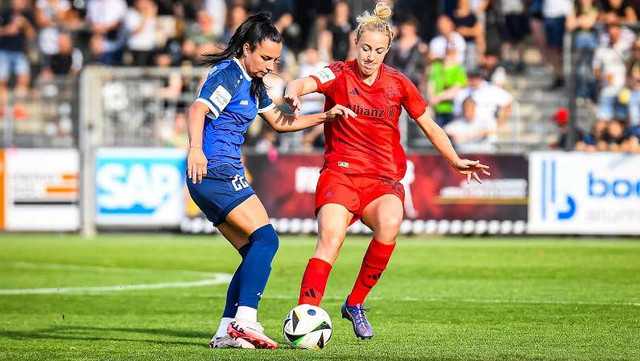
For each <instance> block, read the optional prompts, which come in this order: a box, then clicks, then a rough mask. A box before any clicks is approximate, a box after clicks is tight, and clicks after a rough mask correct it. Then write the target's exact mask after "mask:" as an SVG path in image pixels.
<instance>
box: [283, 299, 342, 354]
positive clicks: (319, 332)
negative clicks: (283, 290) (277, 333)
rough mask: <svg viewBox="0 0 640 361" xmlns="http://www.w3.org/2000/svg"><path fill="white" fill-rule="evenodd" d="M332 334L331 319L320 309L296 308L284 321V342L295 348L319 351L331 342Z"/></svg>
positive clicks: (300, 306)
mask: <svg viewBox="0 0 640 361" xmlns="http://www.w3.org/2000/svg"><path fill="white" fill-rule="evenodd" d="M331 332H332V329H331V318H329V315H328V314H327V312H326V311H325V310H323V309H322V308H320V307H316V306H311V305H299V306H296V307H294V308H293V309H292V310H291V311H289V313H288V314H287V317H286V318H285V320H284V329H283V333H284V340H285V342H286V343H287V345H289V346H292V347H295V348H304V349H308V350H319V349H321V348H323V347H324V346H325V345H326V344H327V343H328V342H329V339H330V338H331Z"/></svg>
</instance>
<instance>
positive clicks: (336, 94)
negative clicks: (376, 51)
mask: <svg viewBox="0 0 640 361" xmlns="http://www.w3.org/2000/svg"><path fill="white" fill-rule="evenodd" d="M311 78H312V79H314V80H315V81H316V84H317V85H318V91H319V92H321V93H322V94H324V95H325V97H326V101H325V104H324V108H325V111H327V110H329V109H331V108H332V107H333V106H334V105H336V104H340V105H344V106H347V107H349V108H350V109H351V110H353V111H354V112H355V113H356V114H357V115H358V116H357V117H356V118H353V117H349V118H348V119H345V118H344V117H339V118H336V119H334V120H333V121H332V122H328V123H325V124H324V136H325V142H326V145H325V150H324V166H325V167H326V168H329V169H333V170H336V171H339V172H342V173H345V174H357V175H362V176H368V177H373V178H379V179H392V180H400V179H402V178H403V177H404V173H405V171H406V169H407V160H406V156H405V154H404V149H402V146H401V145H400V129H399V128H398V118H399V117H400V113H401V111H402V109H401V107H404V108H405V109H406V110H407V112H408V113H409V115H410V116H411V118H414V119H416V118H418V117H419V116H421V115H422V114H424V112H425V111H426V109H427V102H426V101H425V100H424V99H423V98H422V95H421V94H420V92H419V91H418V89H417V88H416V86H415V85H414V84H413V83H412V82H411V81H410V80H409V79H408V78H407V77H406V76H405V75H404V74H402V73H400V72H399V71H398V70H395V69H393V68H391V67H389V66H387V65H384V64H383V65H382V66H380V69H379V70H378V76H377V78H376V80H375V81H374V82H373V84H372V85H371V86H369V85H367V84H366V83H365V82H364V81H363V80H362V77H361V76H360V73H359V72H358V65H357V63H356V61H355V60H352V61H348V62H341V61H338V62H334V63H332V64H331V65H329V66H328V67H326V68H324V69H322V70H320V71H318V72H317V73H316V74H314V75H312V76H311Z"/></svg>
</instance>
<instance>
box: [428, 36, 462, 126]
mask: <svg viewBox="0 0 640 361" xmlns="http://www.w3.org/2000/svg"><path fill="white" fill-rule="evenodd" d="M457 58H458V56H457V49H456V45H455V44H454V43H449V44H448V46H447V54H446V56H445V57H444V59H443V60H440V59H436V60H435V61H434V62H433V63H432V64H431V69H430V70H429V81H428V82H427V89H428V96H429V102H430V103H431V105H432V106H433V108H434V111H435V113H436V117H435V121H436V123H438V125H440V126H441V127H442V126H445V125H447V123H449V122H450V121H452V120H453V100H454V99H455V98H456V95H458V93H459V92H460V90H461V89H462V88H463V87H465V86H466V85H467V76H466V74H465V71H464V68H462V66H461V65H460V64H458V63H457V62H456V59H457Z"/></svg>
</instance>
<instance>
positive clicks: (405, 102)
mask: <svg viewBox="0 0 640 361" xmlns="http://www.w3.org/2000/svg"><path fill="white" fill-rule="evenodd" d="M402 88H403V89H404V96H403V97H402V106H403V107H404V108H405V109H406V110H407V112H408V113H409V116H410V117H411V118H413V119H417V118H418V117H420V116H421V115H422V114H424V112H425V111H426V110H427V106H428V105H429V103H427V101H426V100H424V98H423V97H422V94H420V91H419V90H418V88H417V87H416V86H415V84H413V83H412V82H411V81H410V80H409V79H408V78H403V84H402Z"/></svg>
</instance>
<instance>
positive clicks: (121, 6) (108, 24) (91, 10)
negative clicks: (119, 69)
mask: <svg viewBox="0 0 640 361" xmlns="http://www.w3.org/2000/svg"><path fill="white" fill-rule="evenodd" d="M127 10H128V8H127V3H126V2H125V1H124V0H91V1H89V3H88V4H87V15H86V18H87V20H88V22H89V26H90V28H91V32H92V33H93V36H92V39H91V51H92V53H93V60H94V61H96V62H99V63H102V64H105V65H120V64H122V54H123V53H122V49H123V47H124V43H125V35H126V34H125V31H123V27H122V24H123V22H124V19H125V16H126V14H127Z"/></svg>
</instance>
